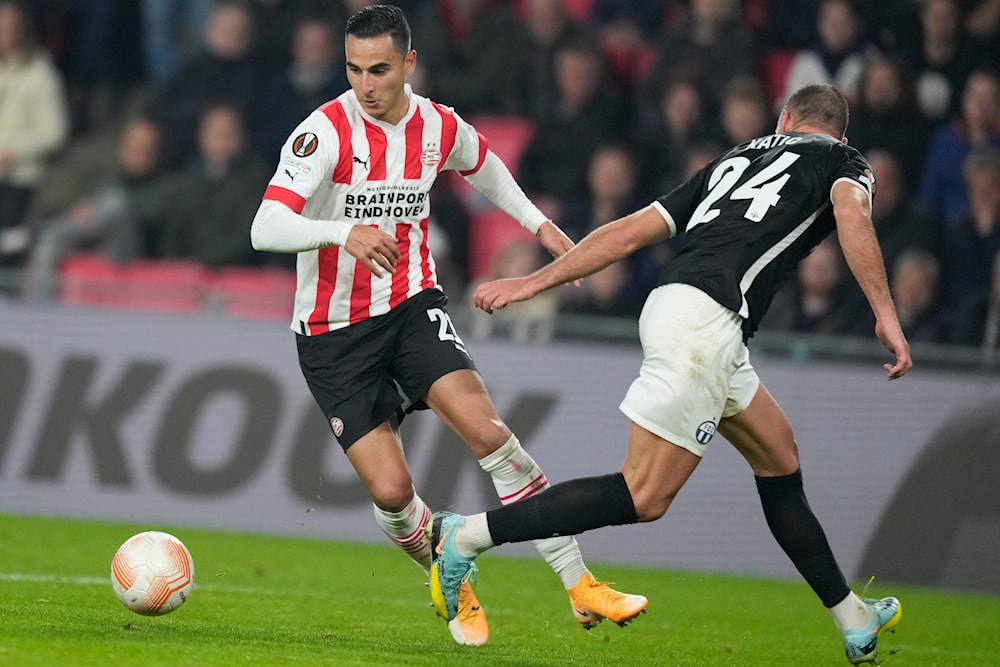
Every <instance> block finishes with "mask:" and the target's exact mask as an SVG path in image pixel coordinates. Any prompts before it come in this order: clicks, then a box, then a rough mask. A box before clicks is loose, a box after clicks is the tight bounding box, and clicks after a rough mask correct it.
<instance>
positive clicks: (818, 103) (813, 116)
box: [778, 83, 848, 139]
mask: <svg viewBox="0 0 1000 667" xmlns="http://www.w3.org/2000/svg"><path fill="white" fill-rule="evenodd" d="M847 118H848V110H847V100H846V99H844V96H843V94H841V92H840V91H839V90H837V88H836V86H832V85H830V84H828V83H810V84H807V85H805V86H802V87H801V88H799V89H798V90H796V91H795V92H794V93H792V96H791V97H789V98H788V101H787V102H785V106H784V108H783V109H782V110H781V118H780V119H779V120H778V129H779V131H789V132H795V131H805V129H804V128H814V130H821V131H822V132H824V133H826V134H829V135H830V136H832V137H834V138H836V139H843V138H844V136H845V134H846V133H847Z"/></svg>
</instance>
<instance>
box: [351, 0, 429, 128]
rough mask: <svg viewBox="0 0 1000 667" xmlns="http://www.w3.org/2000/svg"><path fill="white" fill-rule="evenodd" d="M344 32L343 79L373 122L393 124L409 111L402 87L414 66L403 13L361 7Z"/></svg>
mask: <svg viewBox="0 0 1000 667" xmlns="http://www.w3.org/2000/svg"><path fill="white" fill-rule="evenodd" d="M344 32H345V38H344V50H345V52H346V56H347V79H348V81H350V83H351V89H352V90H353V91H354V95H355V96H356V97H357V100H358V103H359V104H360V105H361V107H362V108H363V109H364V110H365V112H366V113H367V114H368V115H370V116H372V117H373V118H377V119H378V120H382V121H385V122H387V123H393V124H395V123H397V122H398V121H399V120H400V119H401V118H402V117H403V115H405V113H406V110H407V109H408V108H409V99H408V98H407V96H406V93H405V90H404V84H405V83H406V77H407V76H408V75H410V74H412V73H413V70H414V68H415V67H416V64H417V53H416V51H413V50H412V49H411V48H410V26H409V24H408V23H407V21H406V17H405V16H404V15H403V11H402V10H401V9H400V8H399V7H396V6H393V5H371V6H369V7H365V8H364V9H362V10H360V11H359V12H357V13H356V14H354V15H353V16H351V18H349V19H348V20H347V25H346V27H345V28H344Z"/></svg>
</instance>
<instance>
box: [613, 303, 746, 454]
mask: <svg viewBox="0 0 1000 667" xmlns="http://www.w3.org/2000/svg"><path fill="white" fill-rule="evenodd" d="M742 323H743V321H742V318H741V317H740V316H739V315H738V314H737V313H734V312H733V311H731V310H729V309H728V308H724V307H723V306H721V305H719V303H718V302H716V301H715V300H714V299H712V298H711V297H710V296H708V295H707V294H705V293H704V292H702V291H701V290H699V289H697V288H696V287H692V286H690V285H684V284H680V283H671V284H668V285H662V286H660V287H657V288H656V289H654V290H653V291H652V292H651V293H650V294H649V297H648V298H647V299H646V304H645V305H644V306H643V309H642V314H641V315H640V316H639V340H640V341H641V342H642V352H643V360H642V368H640V369H639V377H638V379H636V380H635V381H634V382H633V383H632V386H631V387H629V390H628V393H627V394H626V395H625V398H624V400H623V401H622V403H621V405H620V406H619V409H621V411H622V412H624V413H625V415H626V416H627V417H628V418H629V419H631V420H632V421H633V422H635V423H636V424H638V425H639V426H641V427H643V428H644V429H646V430H647V431H650V432H651V433H654V434H656V435H658V436H659V437H661V438H663V439H664V440H667V441H669V442H672V443H673V444H675V445H678V446H679V447H683V448H684V449H687V450H688V451H690V452H691V453H693V454H695V455H697V456H704V454H705V450H706V449H707V448H708V443H709V441H710V440H711V439H712V436H713V435H715V430H716V428H717V427H718V425H719V420H720V419H721V418H723V417H731V416H733V415H736V414H739V413H740V412H742V411H743V410H744V409H746V407H747V406H748V405H749V404H750V401H751V400H752V399H753V397H754V394H756V393H757V387H758V386H759V385H760V378H758V377H757V373H756V371H754V369H753V366H751V365H750V354H749V351H748V350H747V346H746V344H744V342H743V331H742Z"/></svg>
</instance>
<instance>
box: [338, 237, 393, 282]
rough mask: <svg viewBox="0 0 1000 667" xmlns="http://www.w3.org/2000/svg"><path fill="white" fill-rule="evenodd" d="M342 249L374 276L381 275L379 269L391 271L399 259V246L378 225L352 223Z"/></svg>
mask: <svg viewBox="0 0 1000 667" xmlns="http://www.w3.org/2000/svg"><path fill="white" fill-rule="evenodd" d="M344 250H346V251H347V252H349V253H350V254H351V256H352V257H354V259H356V260H358V261H359V262H361V263H362V264H364V265H365V268H367V269H368V270H369V271H371V272H372V273H373V274H375V277H376V278H381V277H382V271H381V269H385V270H386V271H387V272H389V273H392V272H393V271H395V269H396V260H398V259H399V246H398V245H396V239H394V238H392V237H391V236H389V235H388V234H386V233H385V232H383V231H381V230H380V229H379V228H378V227H373V226H370V225H354V226H353V227H351V231H350V233H349V234H348V235H347V243H345V244H344Z"/></svg>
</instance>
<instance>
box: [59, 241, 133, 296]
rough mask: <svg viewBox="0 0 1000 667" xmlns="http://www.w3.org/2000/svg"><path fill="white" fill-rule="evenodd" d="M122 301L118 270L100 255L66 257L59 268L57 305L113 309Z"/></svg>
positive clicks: (120, 279)
mask: <svg viewBox="0 0 1000 667" xmlns="http://www.w3.org/2000/svg"><path fill="white" fill-rule="evenodd" d="M123 299H124V290H123V289H122V267H120V266H119V265H118V264H115V263H114V262H112V261H111V260H110V259H108V258H107V257H104V256H103V255H91V254H77V255H70V256H69V257H67V258H66V259H64V260H63V262H62V264H60V266H59V301H61V302H62V303H70V304H77V305H86V306H116V305H121V303H122V301H123Z"/></svg>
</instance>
